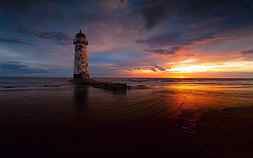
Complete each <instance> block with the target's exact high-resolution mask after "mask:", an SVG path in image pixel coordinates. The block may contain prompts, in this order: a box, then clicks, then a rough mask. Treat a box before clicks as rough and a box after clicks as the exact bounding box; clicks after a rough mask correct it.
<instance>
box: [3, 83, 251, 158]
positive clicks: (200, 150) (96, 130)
mask: <svg viewBox="0 0 253 158" xmlns="http://www.w3.org/2000/svg"><path fill="white" fill-rule="evenodd" d="M212 82H217V81H212ZM36 83H37V82H36ZM49 83H50V84H48V86H45V84H44V83H43V84H38V86H37V87H34V86H33V87H31V88H24V87H23V88H22V87H21V88H3V89H1V91H0V103H1V106H0V126H1V135H0V140H1V141H0V144H1V147H2V149H3V150H4V151H7V152H9V151H13V150H14V151H16V152H21V153H26V152H27V153H29V154H33V153H34V154H36V153H38V152H41V153H43V154H47V153H49V152H54V153H64V154H65V153H80V152H89V153H93V152H106V153H108V152H130V153H133V152H141V153H145V154H148V153H157V154H161V153H163V154H168V155H174V154H175V155H177V157H180V156H182V157H183V156H189V155H191V156H201V157H203V156H205V157H238V155H243V156H245V157H246V156H247V157H250V156H252V155H253V152H252V151H251V148H252V147H253V144H252V141H253V136H252V131H253V123H252V117H253V115H252V112H253V107H252V103H253V98H252V94H253V88H252V85H249V83H251V81H250V82H248V81H247V85H244V84H242V83H241V82H240V84H239V83H236V82H235V84H233V85H231V83H229V85H228V84H226V82H225V83H224V82H222V84H213V83H203V82H201V83H200V82H197V83H193V82H192V81H191V83H186V82H176V83H168V82H165V83H162V84H161V83H159V84H158V83H153V82H152V83H150V82H149V83H146V81H145V83H146V86H139V87H138V86H137V88H133V89H131V90H129V91H128V92H127V93H119V92H112V91H106V90H102V89H97V88H92V87H84V86H75V85H72V84H62V83H61V84H59V83H58V82H57V83H58V84H56V83H54V82H49ZM138 84H140V82H138ZM142 84H144V83H142ZM57 85H58V86H57ZM38 87H39V88H38ZM42 151H43V152H42Z"/></svg>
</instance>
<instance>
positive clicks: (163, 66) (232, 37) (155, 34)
mask: <svg viewBox="0 0 253 158" xmlns="http://www.w3.org/2000/svg"><path fill="white" fill-rule="evenodd" d="M252 17H253V1H252V0H72V1H71V2H70V1H68V0H50V1H49V0H38V1H34V0H23V1H22V2H21V1H20V0H10V1H6V2H1V6H0V26H1V27H0V75H1V76H71V75H72V70H73V54H74V53H73V45H72V39H73V37H74V35H75V33H76V32H78V31H79V29H80V28H83V30H86V34H87V36H88V40H89V47H88V49H89V59H90V61H89V63H90V71H91V74H92V76H96V77H105V76H107V77H253V19H252Z"/></svg>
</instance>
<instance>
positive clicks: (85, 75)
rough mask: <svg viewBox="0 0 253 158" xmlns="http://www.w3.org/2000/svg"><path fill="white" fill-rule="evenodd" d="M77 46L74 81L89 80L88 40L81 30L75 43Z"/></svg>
mask: <svg viewBox="0 0 253 158" xmlns="http://www.w3.org/2000/svg"><path fill="white" fill-rule="evenodd" d="M73 44H74V45H75V61H74V79H81V80H89V79H90V75H89V71H88V48H87V46H88V40H87V37H86V36H85V34H84V33H83V32H82V30H80V32H79V33H77V34H76V36H75V39H74V41H73Z"/></svg>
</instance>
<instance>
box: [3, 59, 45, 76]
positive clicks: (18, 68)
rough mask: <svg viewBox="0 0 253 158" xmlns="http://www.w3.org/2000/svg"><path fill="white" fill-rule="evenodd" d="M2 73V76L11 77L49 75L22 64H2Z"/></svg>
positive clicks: (39, 69) (42, 70) (41, 70)
mask: <svg viewBox="0 0 253 158" xmlns="http://www.w3.org/2000/svg"><path fill="white" fill-rule="evenodd" d="M0 73H1V75H5V76H9V75H21V74H40V73H48V71H47V70H44V69H41V68H32V67H30V66H28V65H26V64H23V63H20V62H5V63H0Z"/></svg>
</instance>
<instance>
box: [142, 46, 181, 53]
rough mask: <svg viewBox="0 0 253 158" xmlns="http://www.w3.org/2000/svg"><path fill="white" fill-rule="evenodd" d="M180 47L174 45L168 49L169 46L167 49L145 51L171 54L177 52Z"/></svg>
mask: <svg viewBox="0 0 253 158" xmlns="http://www.w3.org/2000/svg"><path fill="white" fill-rule="evenodd" d="M178 49H179V47H173V48H171V49H168V48H167V49H162V48H157V49H145V50H144V51H145V52H150V53H154V54H161V55H171V54H175V53H176V52H177V50H178Z"/></svg>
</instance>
